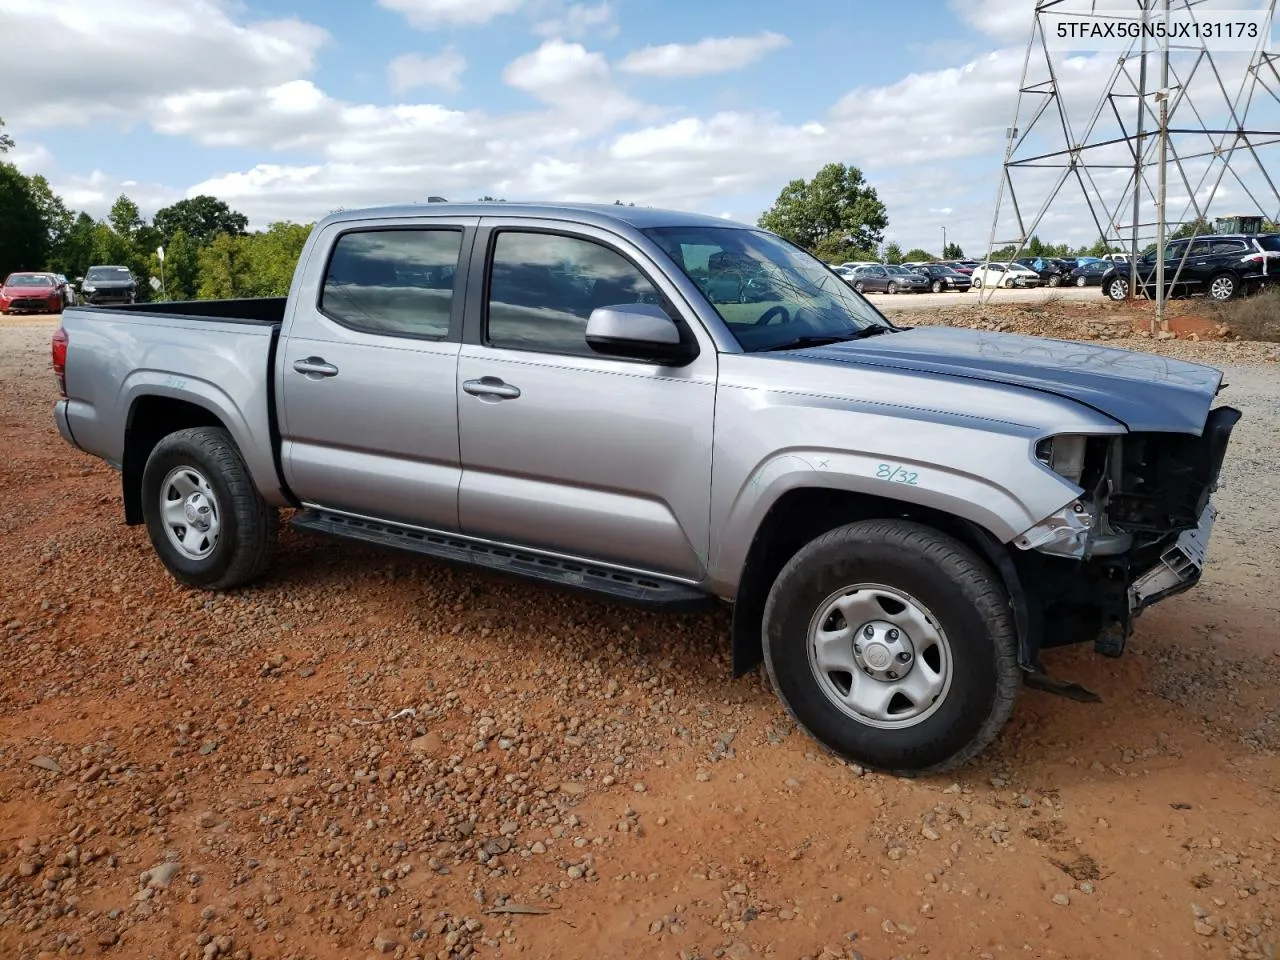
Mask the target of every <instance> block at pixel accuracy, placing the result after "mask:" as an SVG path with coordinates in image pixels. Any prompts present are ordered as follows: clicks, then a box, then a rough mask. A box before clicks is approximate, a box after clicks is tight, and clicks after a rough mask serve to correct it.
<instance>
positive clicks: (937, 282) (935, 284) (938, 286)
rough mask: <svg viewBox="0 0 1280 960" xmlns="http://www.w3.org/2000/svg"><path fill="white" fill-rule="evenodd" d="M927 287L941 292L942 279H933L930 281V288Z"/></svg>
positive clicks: (935, 291)
mask: <svg viewBox="0 0 1280 960" xmlns="http://www.w3.org/2000/svg"><path fill="white" fill-rule="evenodd" d="M929 289H931V290H932V291H933V292H934V293H941V292H942V281H941V280H935V281H933V283H932V285H931V286H930V288H929Z"/></svg>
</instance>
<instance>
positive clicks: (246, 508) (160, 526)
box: [142, 427, 279, 590]
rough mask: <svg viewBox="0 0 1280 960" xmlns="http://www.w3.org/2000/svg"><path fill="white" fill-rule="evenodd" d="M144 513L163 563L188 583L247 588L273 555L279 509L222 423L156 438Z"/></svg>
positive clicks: (145, 485) (145, 471) (149, 463)
mask: <svg viewBox="0 0 1280 960" xmlns="http://www.w3.org/2000/svg"><path fill="white" fill-rule="evenodd" d="M142 513H143V517H144V518H145V519H146V523H147V533H148V534H150V536H151V543H152V545H153V546H154V547H155V550H156V553H157V554H159V555H160V561H161V562H162V563H163V564H164V565H165V567H166V568H167V569H168V571H169V572H170V573H171V574H172V575H173V576H174V578H175V579H177V580H179V581H180V582H182V583H185V584H187V585H188V586H192V587H199V588H201V589H204V590H229V589H231V588H233V587H238V586H241V585H243V584H246V583H248V582H249V581H251V580H253V579H254V578H256V577H257V576H259V575H260V574H261V573H262V572H263V571H264V570H266V569H267V567H268V566H270V564H271V559H272V557H273V556H274V555H275V546H276V535H277V533H278V526H279V525H278V522H277V517H276V511H275V510H274V509H272V508H271V507H269V506H267V504H266V502H265V501H264V500H263V499H262V496H261V495H260V494H259V493H258V490H257V488H256V487H255V486H254V484H253V480H252V478H251V477H250V476H249V469H248V467H246V466H245V462H244V458H242V457H241V456H240V451H239V450H237V449H236V446H235V444H234V443H233V442H232V440H231V435H230V434H229V433H227V431H226V430H224V429H222V428H221V427H193V428H191V429H187V430H178V431H177V432H175V433H171V434H169V435H168V436H167V437H165V438H164V439H163V440H161V441H160V442H159V443H158V444H156V446H155V449H154V450H152V451H151V455H150V456H149V457H148V458H147V465H146V467H145V468H144V469H143V472H142Z"/></svg>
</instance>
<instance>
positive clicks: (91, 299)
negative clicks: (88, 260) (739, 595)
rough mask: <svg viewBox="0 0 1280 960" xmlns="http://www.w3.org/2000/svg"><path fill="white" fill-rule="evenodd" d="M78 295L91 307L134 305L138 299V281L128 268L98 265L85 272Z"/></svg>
mask: <svg viewBox="0 0 1280 960" xmlns="http://www.w3.org/2000/svg"><path fill="white" fill-rule="evenodd" d="M80 293H81V295H82V297H83V299H84V302H85V303H87V304H89V306H91V307H96V306H98V305H100V304H104V303H134V302H136V301H137V299H138V281H137V280H135V279H134V276H133V271H131V270H130V269H129V268H128V267H117V266H105V265H99V266H94V267H90V268H89V269H88V270H86V271H85V274H84V279H83V280H81V281H80Z"/></svg>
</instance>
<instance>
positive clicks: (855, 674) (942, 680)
mask: <svg viewBox="0 0 1280 960" xmlns="http://www.w3.org/2000/svg"><path fill="white" fill-rule="evenodd" d="M805 650H806V653H807V655H808V657H809V668H810V669H811V670H812V671H813V676H814V679H815V680H816V681H817V683H818V688H819V689H820V690H821V691H822V693H823V695H824V696H825V697H826V698H827V700H828V701H829V702H830V703H831V704H832V706H834V707H835V708H836V709H837V710H839V711H840V712H841V713H843V714H845V716H847V717H849V718H851V719H853V720H855V721H857V722H858V723H861V724H865V725H866V726H869V727H875V728H877V729H880V730H902V729H906V728H908V727H914V726H916V725H917V724H920V723H923V722H924V721H926V720H928V719H929V718H930V717H931V716H933V715H934V713H936V712H937V710H938V708H939V707H941V706H942V704H943V703H944V702H945V701H946V699H947V693H948V691H950V689H951V680H952V676H953V674H954V661H953V658H952V656H951V645H950V643H949V641H948V640H947V635H946V632H945V631H944V630H943V629H942V626H941V624H940V623H939V622H938V619H937V618H936V617H935V616H934V615H933V614H932V613H931V612H930V611H929V609H928V607H926V606H925V605H924V604H923V603H921V602H920V601H919V600H917V599H916V598H915V597H913V596H911V595H910V594H909V593H906V592H905V591H902V590H898V589H896V588H895V587H889V586H886V585H884V584H880V583H859V584H855V585H853V586H848V587H842V588H841V589H839V590H836V591H835V592H833V593H832V594H830V595H829V596H828V597H827V598H826V599H825V600H823V601H822V603H821V604H819V606H818V609H817V611H816V612H815V613H814V615H813V618H812V619H811V620H810V621H809V632H808V636H807V637H806V638H805Z"/></svg>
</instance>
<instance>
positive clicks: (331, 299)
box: [318, 227, 462, 339]
mask: <svg viewBox="0 0 1280 960" xmlns="http://www.w3.org/2000/svg"><path fill="white" fill-rule="evenodd" d="M461 252H462V230H461V228H458V227H393V228H386V227H383V228H370V229H367V230H364V229H356V230H350V231H347V232H346V233H343V234H341V235H340V236H339V237H338V240H337V242H336V243H335V244H334V245H333V251H332V252H331V254H330V257H329V264H328V267H327V268H326V270H325V277H324V284H323V286H322V287H321V290H320V302H319V304H318V307H319V310H320V312H321V313H322V314H324V316H326V317H328V318H329V319H330V320H333V321H334V322H335V323H339V324H341V325H342V326H344V327H349V328H351V329H353V330H359V331H362V332H364V333H374V334H383V335H386V336H399V337H419V338H426V339H440V338H443V337H446V336H447V335H448V333H449V318H450V315H451V311H452V306H453V289H454V282H455V280H456V278H457V271H458V258H459V255H460V254H461Z"/></svg>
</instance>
